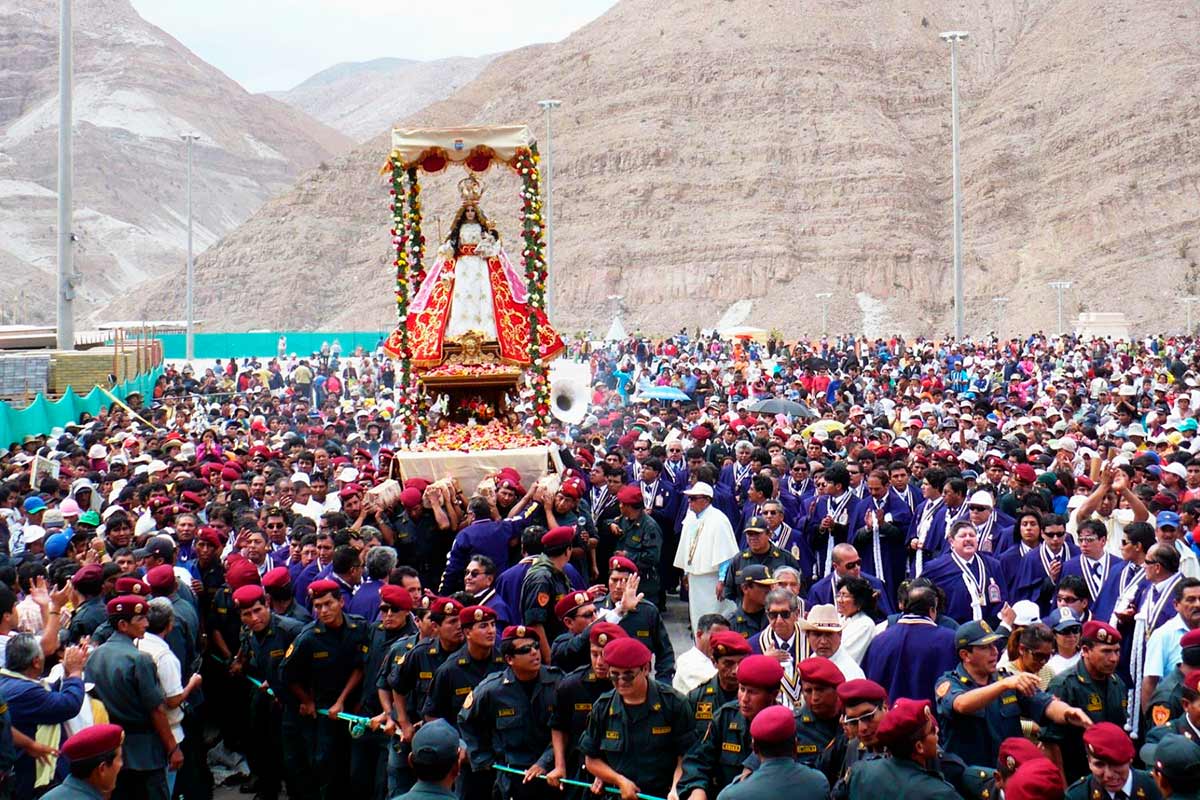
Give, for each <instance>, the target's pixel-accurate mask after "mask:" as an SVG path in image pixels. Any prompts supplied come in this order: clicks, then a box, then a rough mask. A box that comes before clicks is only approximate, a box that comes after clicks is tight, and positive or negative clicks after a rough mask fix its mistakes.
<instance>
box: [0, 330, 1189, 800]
mask: <svg viewBox="0 0 1200 800" xmlns="http://www.w3.org/2000/svg"><path fill="white" fill-rule="evenodd" d="M1198 345H1200V343H1198V342H1196V341H1195V340H1193V339H1190V338H1180V337H1177V338H1169V337H1156V338H1150V339H1146V340H1142V341H1135V342H1122V343H1114V342H1112V341H1107V340H1095V341H1089V340H1080V339H1076V338H1071V337H1062V338H1049V337H1045V336H1041V335H1035V336H1030V337H1028V338H1025V339H1020V340H1009V341H997V340H995V339H989V340H986V341H963V342H954V341H925V340H919V339H918V340H905V339H903V338H900V337H895V338H892V339H889V340H864V339H861V338H853V337H840V338H837V339H822V340H820V341H817V342H800V343H787V344H785V343H783V342H781V341H779V340H777V339H776V338H774V337H772V338H771V339H770V340H768V341H765V342H761V343H760V342H756V341H753V340H734V341H732V342H731V341H726V340H723V339H721V338H720V337H718V336H711V335H700V334H699V333H695V334H691V335H689V334H687V333H686V332H681V333H680V334H678V335H677V336H674V337H670V338H668V339H665V340H661V341H658V340H654V341H652V340H648V339H640V338H636V339H630V340H628V341H624V342H618V343H606V344H595V343H589V342H586V341H578V342H571V343H568V354H569V355H568V357H570V358H575V359H578V360H580V361H583V362H585V363H587V364H588V365H589V367H590V370H591V375H592V376H593V380H592V387H591V389H592V392H591V397H590V401H591V402H590V405H589V409H588V413H587V414H586V415H584V418H583V420H582V421H581V422H572V423H570V424H566V423H556V424H555V426H554V427H553V429H552V431H551V433H550V436H549V442H550V443H551V444H552V445H553V447H554V449H555V450H556V451H557V452H556V455H557V459H556V460H557V461H558V462H561V464H562V465H563V467H562V469H560V470H558V471H557V472H556V473H555V474H552V475H530V474H525V475H522V474H521V473H520V472H518V471H517V470H516V469H514V468H513V467H505V466H498V467H497V468H496V469H495V470H494V471H493V472H492V473H491V474H490V475H489V476H488V477H487V478H486V479H485V480H483V481H482V482H480V483H478V485H471V486H464V485H462V483H461V482H460V481H458V480H454V479H452V478H450V477H448V476H446V475H409V474H405V473H404V472H403V471H402V470H401V469H400V468H399V466H398V464H399V459H397V457H396V456H397V453H400V452H402V451H403V450H404V449H405V448H406V447H408V446H409V443H405V442H403V441H401V440H400V439H399V438H398V436H397V434H396V433H395V431H394V429H393V427H392V424H391V417H392V416H393V412H394V410H395V408H396V406H395V403H394V400H393V399H392V396H391V394H392V393H391V391H390V387H391V385H392V381H393V379H394V375H395V372H394V370H393V369H392V365H391V362H390V361H389V360H388V359H386V358H382V357H380V356H378V355H377V354H369V353H368V354H364V353H361V352H356V353H353V354H349V355H347V356H345V357H343V355H342V353H341V352H340V348H339V349H338V351H337V352H335V351H334V350H332V349H331V350H330V351H326V352H322V353H317V354H313V356H312V357H309V358H297V357H296V356H287V355H284V354H282V353H281V354H280V355H279V356H278V357H277V358H273V359H262V360H257V359H243V360H241V361H240V362H239V361H238V360H230V361H229V362H228V363H227V364H226V363H219V364H217V365H214V366H213V367H211V368H209V369H207V370H203V372H204V373H205V374H204V375H203V376H202V377H201V376H199V375H198V374H197V373H198V372H200V371H202V370H199V369H198V370H193V369H191V368H190V367H188V368H183V369H179V370H177V369H175V368H174V367H173V366H168V367H167V369H166V371H165V373H164V375H163V378H162V380H161V381H160V382H159V384H158V385H157V386H156V387H155V389H154V393H153V397H149V398H142V397H140V396H131V397H129V398H127V399H126V403H125V404H121V405H116V406H114V407H113V408H111V409H108V410H106V411H104V412H102V413H100V414H99V415H97V417H96V418H94V419H93V418H90V417H88V416H86V415H85V416H84V417H82V418H81V419H80V420H79V422H78V423H77V424H72V425H69V426H66V427H65V428H64V429H61V430H59V429H56V430H54V431H50V432H48V433H47V435H45V436H39V437H27V438H26V440H24V441H23V442H18V443H14V444H13V445H12V446H10V447H9V448H8V450H7V452H6V453H4V454H3V455H2V456H0V584H2V585H0V667H2V669H0V697H2V698H3V700H2V701H0V775H2V776H3V777H2V778H0V797H14V798H29V797H40V796H45V797H50V798H54V799H55V800H61V798H78V797H86V798H94V797H116V798H167V797H182V798H188V799H189V800H190V799H192V798H196V799H200V798H210V797H212V796H213V793H214V773H215V774H217V775H218V776H220V777H222V778H226V777H228V776H230V775H231V774H232V777H229V778H228V779H229V780H231V781H234V782H238V781H240V783H239V789H238V790H239V791H241V792H244V793H246V794H254V795H255V796H256V797H261V798H263V799H264V800H275V798H278V797H280V796H281V795H284V794H286V796H287V797H289V798H297V799H299V798H307V797H312V798H317V797H322V798H324V797H341V796H353V797H374V798H392V797H397V796H405V797H412V798H430V797H459V798H464V800H474V799H475V798H492V797H499V798H522V800H523V799H524V798H542V797H555V796H559V795H562V794H567V795H569V796H571V797H579V798H583V797H587V796H593V795H594V794H595V793H602V792H603V791H604V790H605V789H606V788H607V789H611V790H613V791H615V792H616V793H617V794H619V795H620V796H621V797H622V798H625V800H630V799H631V798H633V797H635V796H638V795H639V794H641V795H642V796H649V797H659V798H672V800H674V799H675V798H681V799H682V800H702V799H704V798H714V799H715V798H717V797H720V798H724V799H725V800H729V799H730V798H733V799H734V800H740V799H741V798H757V797H764V796H767V793H768V792H771V791H787V790H791V791H799V792H800V796H806V797H807V796H811V797H825V796H828V797H834V798H852V799H853V800H859V799H860V798H862V799H865V798H876V797H880V796H884V795H887V794H890V793H896V794H897V795H898V796H900V797H933V798H955V797H961V798H968V799H971V798H980V799H981V800H991V798H994V797H999V796H1003V797H1005V798H1008V800H1020V799H1021V798H1061V797H1069V798H1089V800H1090V799H1091V798H1097V799H1099V800H1103V798H1125V800H1134V798H1157V797H1177V798H1187V797H1197V796H1200V744H1198V742H1200V560H1198V558H1197V555H1198V553H1200V540H1198V539H1196V538H1195V537H1196V536H1200V533H1197V528H1198V526H1200V438H1198V437H1197V415H1196V412H1195V408H1196V406H1197V405H1198V403H1200V375H1198V373H1197V372H1196V367H1195V361H1196V352H1197V347H1198ZM663 387H671V388H673V389H676V390H678V391H679V392H680V393H682V395H683V396H686V397H687V398H688V399H686V400H684V399H679V400H662V401H660V400H652V399H650V398H651V397H653V396H655V395H656V394H659V396H662V395H661V394H660V393H659V392H656V391H655V390H656V389H661V388H663ZM526 403H527V401H525V400H522V399H521V398H513V408H512V409H511V410H512V411H514V412H515V414H516V416H517V417H518V419H522V418H523V415H526V414H528V411H529V408H528V406H527V405H526ZM491 458H492V460H493V462H496V459H497V458H499V462H497V463H500V464H502V463H503V459H502V456H499V457H497V456H495V455H493V456H492V457H491ZM672 619H674V620H678V621H680V623H684V622H685V623H686V628H687V631H688V634H689V636H690V641H679V640H678V639H677V640H676V641H674V642H673V641H672V638H671V636H670V635H669V633H668V628H667V621H668V620H672ZM243 758H244V760H245V763H244V764H243V763H242V761H241V759H243ZM247 775H248V776H249V777H246V776H247Z"/></svg>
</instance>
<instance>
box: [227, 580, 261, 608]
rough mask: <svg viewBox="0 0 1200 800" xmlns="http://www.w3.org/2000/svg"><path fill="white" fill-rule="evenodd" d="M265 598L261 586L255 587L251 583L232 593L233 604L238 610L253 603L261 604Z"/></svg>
mask: <svg viewBox="0 0 1200 800" xmlns="http://www.w3.org/2000/svg"><path fill="white" fill-rule="evenodd" d="M265 597H266V594H265V593H264V592H263V588H262V587H261V586H256V585H255V584H253V583H250V584H247V585H245V586H242V587H241V588H239V589H238V590H237V591H236V592H234V593H233V602H234V603H235V604H236V605H237V607H238V608H242V609H246V608H250V606H252V605H254V604H255V603H258V602H261V601H262V600H263V599H264V598H265Z"/></svg>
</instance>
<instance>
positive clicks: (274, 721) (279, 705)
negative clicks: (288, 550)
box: [230, 584, 313, 800]
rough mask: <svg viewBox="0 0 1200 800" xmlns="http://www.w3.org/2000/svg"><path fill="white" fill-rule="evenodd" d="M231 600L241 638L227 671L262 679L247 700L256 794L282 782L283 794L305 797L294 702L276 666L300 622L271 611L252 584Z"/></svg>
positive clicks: (307, 780)
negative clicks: (233, 604)
mask: <svg viewBox="0 0 1200 800" xmlns="http://www.w3.org/2000/svg"><path fill="white" fill-rule="evenodd" d="M233 602H234V603H235V604H236V605H237V607H238V612H239V616H240V618H241V621H242V638H241V643H240V646H239V647H238V654H237V657H236V658H235V659H234V661H233V664H231V665H230V672H231V673H234V674H236V673H237V672H242V673H244V674H245V675H247V676H249V677H251V678H254V679H255V680H257V681H260V682H261V683H262V688H261V689H260V690H259V691H257V692H254V694H253V695H252V696H251V697H252V699H251V701H250V703H251V704H250V727H251V731H252V734H251V737H250V740H251V741H252V742H254V744H255V748H254V750H253V751H252V752H256V753H257V754H258V755H259V756H260V758H258V759H252V760H251V764H252V766H253V769H254V774H255V776H256V777H257V778H258V791H259V794H261V795H262V796H263V797H264V798H275V797H277V796H278V795H279V785H280V783H281V781H282V780H286V781H287V789H288V797H295V798H298V800H299V799H300V798H307V797H310V796H311V794H310V787H311V786H313V782H312V776H310V775H308V774H307V773H306V768H307V759H306V758H305V757H304V755H303V753H302V752H301V750H300V746H299V729H300V725H299V705H298V704H297V703H296V702H295V698H294V697H293V696H292V693H291V692H289V691H287V690H286V688H285V687H286V684H285V682H284V680H283V672H282V670H281V666H282V664H283V654H284V653H285V652H287V649H288V647H290V646H291V644H292V642H293V641H295V640H296V637H297V636H298V635H299V634H300V630H301V629H302V628H303V627H304V625H303V624H302V623H300V622H297V621H296V620H294V619H291V618H290V617H281V616H279V615H278V614H275V613H274V612H272V611H271V609H270V607H269V606H268V605H267V602H268V601H267V597H266V594H265V593H264V592H263V588H262V587H261V586H258V585H257V584H251V585H249V586H243V587H241V588H240V589H238V590H237V591H236V592H234V593H233ZM268 690H270V691H271V692H273V693H274V696H272V695H271V694H269V693H268Z"/></svg>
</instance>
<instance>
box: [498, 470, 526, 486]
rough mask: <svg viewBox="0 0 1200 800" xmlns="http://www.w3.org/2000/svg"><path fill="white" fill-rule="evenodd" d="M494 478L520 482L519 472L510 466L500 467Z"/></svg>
mask: <svg viewBox="0 0 1200 800" xmlns="http://www.w3.org/2000/svg"><path fill="white" fill-rule="evenodd" d="M496 478H497V479H498V480H506V481H512V482H513V483H520V482H521V473H519V472H517V471H516V470H515V469H513V468H512V467H504V468H503V469H501V470H500V471H499V472H497V473H496Z"/></svg>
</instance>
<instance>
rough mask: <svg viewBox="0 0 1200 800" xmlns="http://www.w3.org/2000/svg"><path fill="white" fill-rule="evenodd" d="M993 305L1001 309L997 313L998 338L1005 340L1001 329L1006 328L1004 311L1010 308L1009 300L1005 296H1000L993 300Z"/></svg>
mask: <svg viewBox="0 0 1200 800" xmlns="http://www.w3.org/2000/svg"><path fill="white" fill-rule="evenodd" d="M992 303H993V304H994V305H995V306H996V308H997V309H999V310H998V311H997V312H996V338H997V339H1003V338H1004V337H1003V336H1002V335H1001V332H1002V331H1001V329H1002V328H1003V327H1004V309H1005V308H1007V307H1008V298H1007V297H1005V296H1004V295H998V296H996V297H993V298H992Z"/></svg>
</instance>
